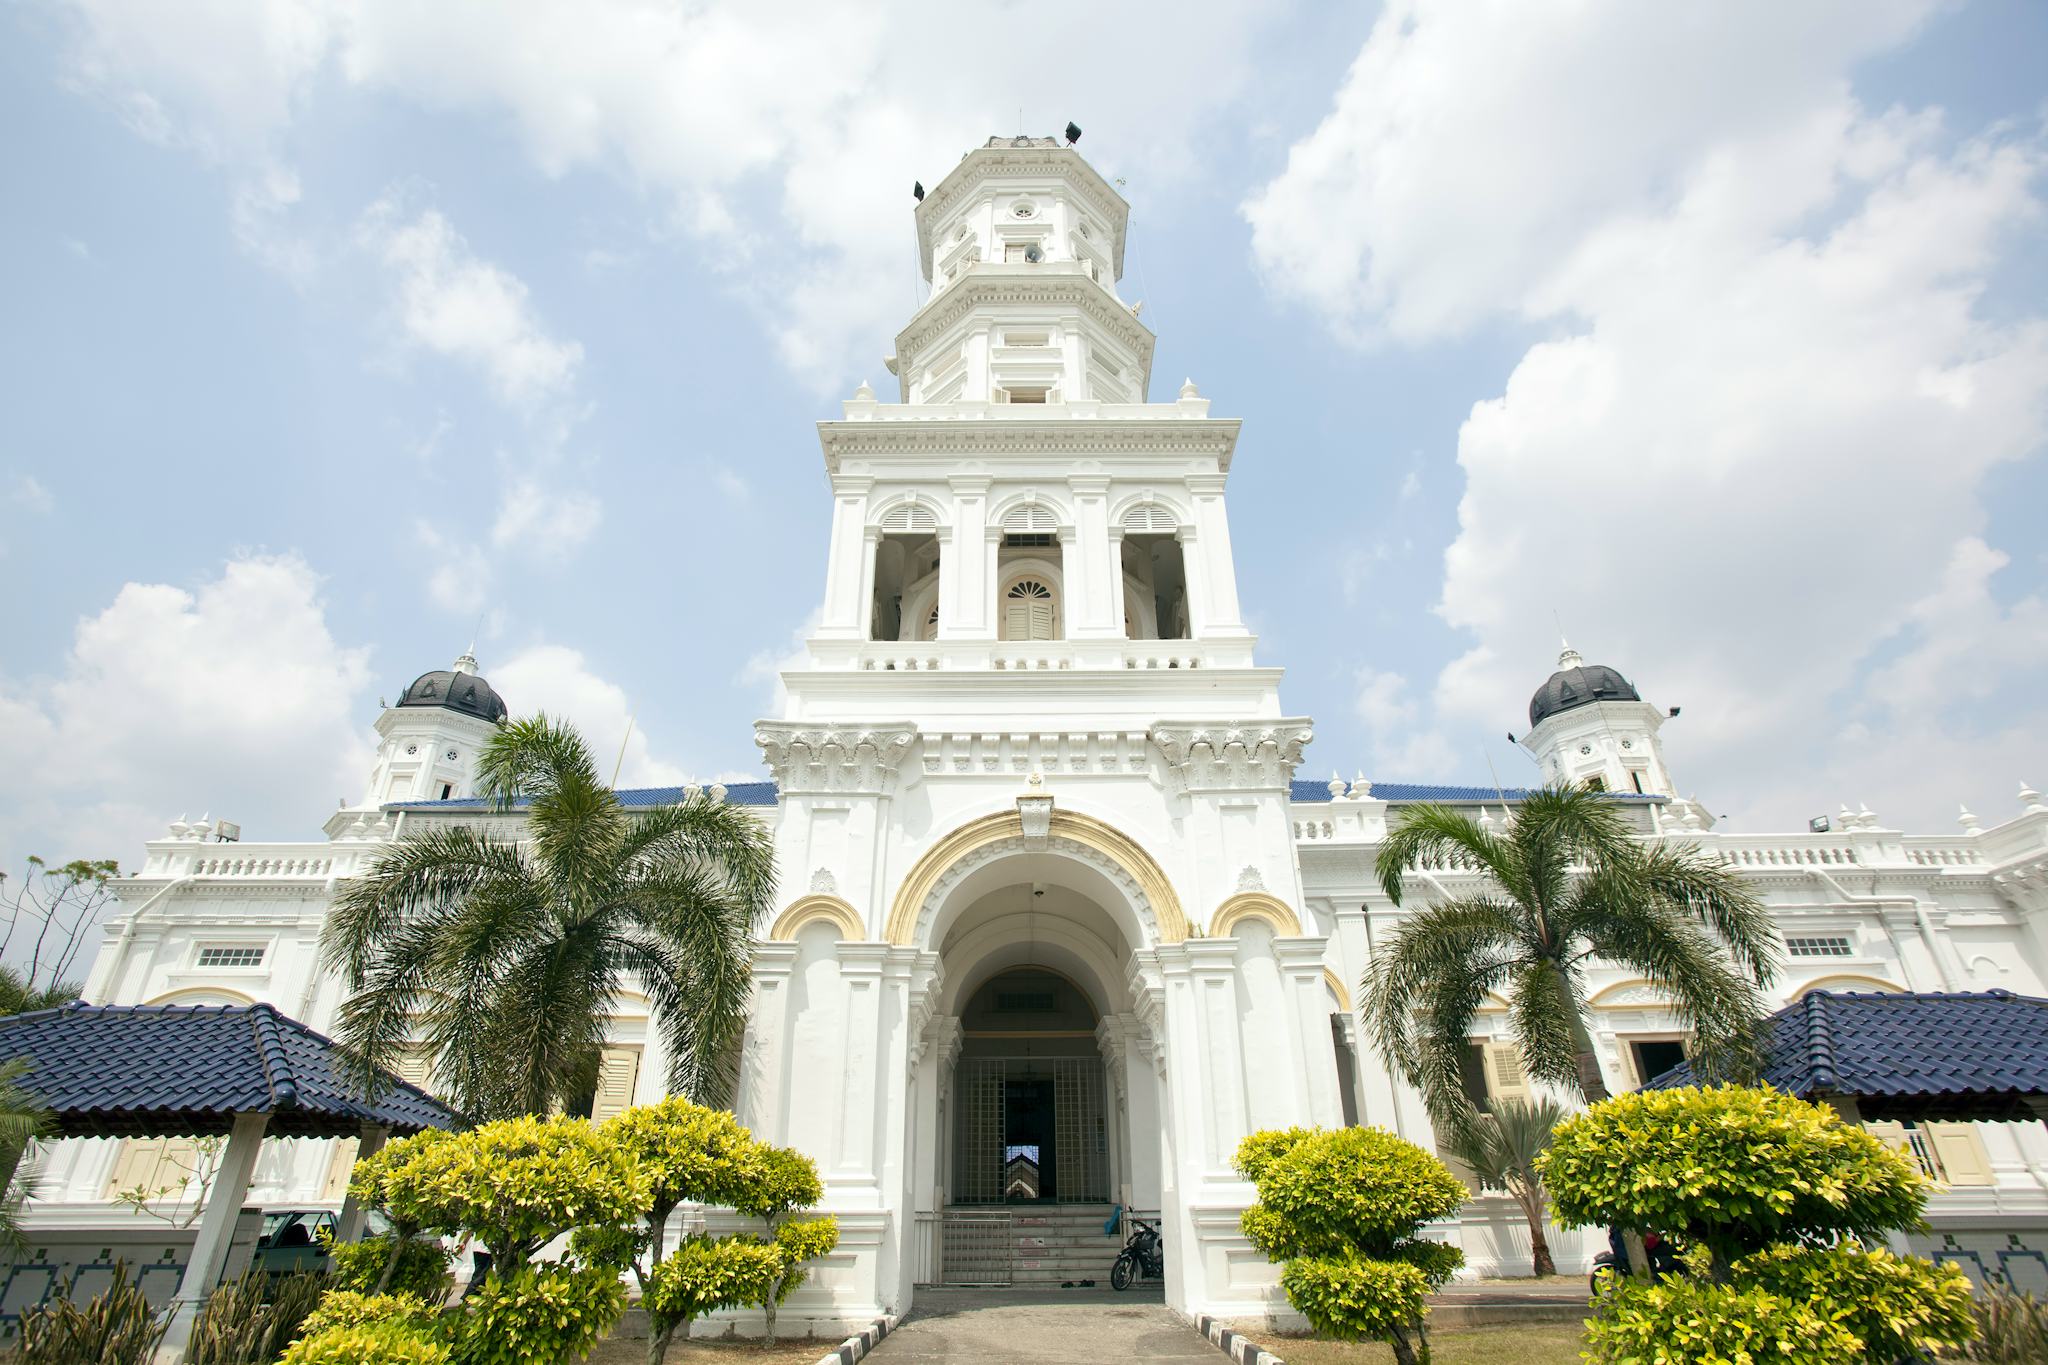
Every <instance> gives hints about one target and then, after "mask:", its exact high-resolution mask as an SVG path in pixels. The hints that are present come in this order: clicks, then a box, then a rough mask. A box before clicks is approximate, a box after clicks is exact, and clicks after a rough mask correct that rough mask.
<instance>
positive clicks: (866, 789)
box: [754, 720, 918, 797]
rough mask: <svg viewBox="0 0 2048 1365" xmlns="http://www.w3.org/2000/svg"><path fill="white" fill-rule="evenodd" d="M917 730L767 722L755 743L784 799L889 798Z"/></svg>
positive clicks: (758, 730)
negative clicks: (833, 795)
mask: <svg viewBox="0 0 2048 1365" xmlns="http://www.w3.org/2000/svg"><path fill="white" fill-rule="evenodd" d="M917 733H918V731H917V727H916V726H915V725H911V724H909V723H907V722H905V723H900V724H883V725H800V724H796V723H793V722H790V721H773V720H764V721H761V722H759V723H757V724H756V725H755V726H754V743H756V744H758V745H760V746H761V755H762V757H763V758H764V759H765V760H766V761H767V764H768V768H769V771H770V772H772V773H773V774H774V775H775V783H776V786H777V787H778V788H779V789H780V790H781V792H782V794H783V795H784V796H786V797H787V796H802V795H809V794H815V793H820V792H846V793H853V794H858V795H868V796H886V795H888V794H889V793H891V792H893V791H895V789H896V777H897V773H898V770H899V769H900V768H901V766H902V764H903V760H904V758H905V756H906V755H908V754H909V753H910V750H911V747H912V746H913V745H914V744H915V743H916V742H917Z"/></svg>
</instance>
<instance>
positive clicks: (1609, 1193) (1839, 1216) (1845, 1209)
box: [1539, 1086, 1926, 1261]
mask: <svg viewBox="0 0 2048 1365" xmlns="http://www.w3.org/2000/svg"><path fill="white" fill-rule="evenodd" d="M1539 1167H1540V1169H1541V1171H1542V1174H1543V1181H1544V1184H1545V1185H1546V1186H1548V1187H1549V1190H1550V1195H1551V1200H1552V1205H1553V1207H1554V1208H1555V1210H1556V1213H1557V1218H1558V1221H1559V1222H1561V1223H1563V1224H1565V1225H1566V1226H1567V1227H1583V1226H1586V1225H1588V1224H1594V1225H1619V1226H1622V1227H1633V1228H1644V1229H1649V1230H1653V1231H1657V1232H1663V1233H1670V1234H1675V1235H1676V1236H1677V1237H1678V1238H1679V1239H1680V1240H1681V1241H1684V1242H1688V1243H1691V1244H1693V1245H1696V1246H1703V1247H1706V1248H1707V1249H1709V1250H1711V1251H1712V1252H1713V1253H1714V1255H1715V1257H1716V1258H1717V1259H1720V1260H1723V1261H1727V1260H1732V1259H1734V1258H1735V1257H1737V1256H1740V1255H1743V1254H1744V1253H1746V1252H1750V1251H1757V1250H1761V1249H1763V1248H1764V1247H1766V1246H1770V1245H1771V1244H1773V1243H1776V1242H1783V1241H1792V1240H1795V1239H1798V1238H1801V1237H1824V1236H1826V1235H1827V1234H1830V1233H1835V1232H1844V1233H1854V1234H1858V1235H1861V1236H1864V1237H1867V1238H1872V1239H1876V1238H1878V1237H1879V1236H1881V1235H1882V1234H1883V1233H1884V1232H1887V1231H1889V1230H1892V1229H1896V1228H1905V1227H1911V1226H1913V1225H1914V1224H1916V1223H1917V1222H1918V1221H1919V1218H1920V1210H1921V1207H1922V1205H1923V1204H1925V1202H1926V1186H1925V1183H1924V1182H1923V1181H1922V1180H1921V1178H1920V1173H1919V1171H1918V1170H1916V1169H1915V1168H1914V1166H1913V1164H1912V1162H1911V1161H1909V1160H1907V1159H1906V1158H1905V1157H1903V1156H1901V1155H1899V1154H1898V1153H1895V1152H1893V1151H1891V1150H1890V1149H1888V1148H1887V1147H1885V1145H1884V1144H1883V1143H1881V1142H1879V1141H1878V1140H1877V1139H1876V1138H1874V1137H1872V1136H1870V1134H1868V1133H1866V1132H1864V1131H1863V1130H1862V1129H1861V1128H1857V1127H1853V1126H1851V1125H1849V1124H1845V1123H1843V1122H1842V1120H1841V1119H1840V1117H1839V1116H1837V1115H1836V1114H1835V1112H1834V1111H1833V1110H1832V1109H1829V1108H1827V1107H1826V1106H1824V1105H1817V1104H1808V1103H1807V1102H1805V1101H1804V1100H1800V1099H1795V1098H1793V1097H1792V1096H1790V1095H1786V1094H1783V1093H1781V1092H1779V1091H1776V1090H1770V1089H1763V1088H1757V1089H1750V1088H1744V1087H1739V1086H1721V1087H1716V1088H1712V1089H1698V1088H1693V1087H1687V1088H1683V1089H1674V1090H1639V1091H1635V1092H1633V1093H1631V1094H1627V1095H1617V1096H1615V1097H1614V1098H1613V1099H1610V1100H1606V1101H1603V1102H1602V1103H1600V1104H1596V1105H1594V1106H1593V1107H1592V1108H1591V1109H1588V1110H1587V1111H1586V1112H1584V1113H1582V1114H1577V1115H1574V1116H1573V1117H1571V1118H1569V1119H1566V1120H1565V1121H1564V1122H1563V1123H1561V1124H1559V1125H1558V1126H1557V1128H1556V1130H1555V1132H1554V1133H1553V1135H1552V1137H1551V1142H1550V1149H1549V1151H1547V1152H1545V1153H1544V1155H1543V1157H1542V1160H1541V1161H1540V1163H1539Z"/></svg>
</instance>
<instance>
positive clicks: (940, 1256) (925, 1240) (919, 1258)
mask: <svg viewBox="0 0 2048 1365" xmlns="http://www.w3.org/2000/svg"><path fill="white" fill-rule="evenodd" d="M943 1235H944V1219H943V1218H942V1217H941V1215H939V1214H937V1213H930V1212H920V1213H919V1214H918V1215H917V1217H916V1220H915V1222H914V1223H913V1224H912V1226H911V1231H910V1270H911V1280H910V1282H911V1283H912V1284H913V1285H919V1286H923V1285H928V1284H937V1283H939V1275H940V1266H941V1264H942V1262H943V1260H944V1255H945V1251H944V1247H943V1246H942V1244H941V1240H940V1239H941V1238H942V1236H943Z"/></svg>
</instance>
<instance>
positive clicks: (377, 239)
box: [360, 195, 583, 410]
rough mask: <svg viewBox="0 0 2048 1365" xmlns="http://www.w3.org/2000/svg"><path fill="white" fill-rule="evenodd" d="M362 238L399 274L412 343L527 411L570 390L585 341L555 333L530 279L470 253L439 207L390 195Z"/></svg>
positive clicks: (400, 302) (401, 321)
mask: <svg viewBox="0 0 2048 1365" xmlns="http://www.w3.org/2000/svg"><path fill="white" fill-rule="evenodd" d="M360 235H361V238H362V241H363V243H364V244H365V245H366V246H368V247H369V248H370V249H371V250H373V251H374V252H376V254H377V256H378V257H379V259H381V260H382V261H383V263H384V264H385V265H386V266H387V267H388V268H389V269H390V271H391V273H392V275H393V278H394V282H395V285H396V288H397V295H398V299H397V322H398V326H399V328H400V331H401V332H402V334H403V336H404V338H405V340H406V341H407V342H408V343H409V344H411V345H414V346H420V347H424V348H425V349H427V350H430V351H433V352H435V353H436V354H439V355H444V356H447V357H449V358H451V359H454V360H457V361H460V362H462V363H464V364H467V365H470V366H472V367H474V368H476V369H478V370H480V371H482V372H483V374H484V375H485V377H486V378H488V379H489V380H490V381H491V385H492V387H493V388H495V389H496V390H497V392H498V394H499V396H500V397H502V398H504V399H505V400H506V401H508V402H510V403H512V404H514V405H515V406H518V407H520V408H522V409H526V410H531V409H533V408H534V407H535V406H536V405H538V404H539V403H540V402H541V401H542V400H544V399H548V398H553V397H556V396H558V395H560V394H562V393H563V392H565V391H566V390H567V389H568V387H569V385H570V384H571V382H572V381H573V379H574V377H575V373H576V367H577V366H578V365H579V364H581V363H582V360H583V347H582V345H581V344H580V343H578V342H575V341H559V340H557V339H556V338H554V337H553V336H551V335H549V333H548V331H547V328H546V327H545V326H544V325H543V324H542V323H541V320H540V318H539V316H538V315H537V314H536V313H535V311H534V309H533V306H532V303H531V301H530V300H529V298H528V291H527V288H526V285H525V283H524V282H523V281H522V280H520V279H519V277H518V276H516V275H513V274H512V273H511V272H509V271H507V270H504V269H502V268H501V267H499V266H497V265H494V264H492V263H491V262H489V261H486V260H483V259H481V258H479V257H478V256H476V255H475V254H474V253H473V252H471V250H470V249H469V243H467V242H466V241H464V240H463V238H462V235H461V234H460V233H458V232H457V231H456V230H455V228H454V225H453V224H451V223H450V222H449V221H448V220H447V219H446V218H445V217H443V216H442V215H441V214H440V213H439V212H438V211H436V210H434V209H422V210H420V211H418V212H417V213H414V212H411V211H409V210H408V209H407V208H406V206H405V205H404V204H403V203H402V202H401V201H400V199H399V198H398V197H397V196H395V195H386V196H385V197H384V198H382V199H379V200H378V201H377V202H376V203H374V204H372V205H371V206H370V208H369V210H368V211H367V212H365V213H364V215H363V221H362V226H361V233H360Z"/></svg>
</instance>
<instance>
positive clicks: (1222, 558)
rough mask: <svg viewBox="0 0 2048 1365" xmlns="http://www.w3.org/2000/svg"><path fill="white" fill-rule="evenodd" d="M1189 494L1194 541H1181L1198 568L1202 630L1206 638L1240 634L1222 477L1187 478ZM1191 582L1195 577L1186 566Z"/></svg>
mask: <svg viewBox="0 0 2048 1365" xmlns="http://www.w3.org/2000/svg"><path fill="white" fill-rule="evenodd" d="M1187 487H1188V492H1190V493H1192V494H1193V495H1194V499H1195V528H1196V530H1197V531H1198V532H1199V533H1200V535H1199V537H1198V539H1197V540H1196V541H1194V542H1189V541H1187V540H1183V541H1182V544H1183V545H1184V546H1185V547H1186V551H1187V558H1188V559H1190V560H1198V561H1199V562H1200V565H1201V572H1200V574H1199V577H1200V579H1201V581H1202V602H1201V606H1202V609H1203V613H1204V616H1203V627H1204V629H1203V630H1202V631H1201V632H1199V633H1200V634H1205V635H1243V634H1245V633H1246V632H1245V628H1244V622H1243V621H1242V620H1240V619H1239V618H1238V613H1237V565H1236V562H1235V561H1234V559H1233V557H1232V555H1231V552H1230V522H1229V519H1228V516H1227V515H1226V513H1225V512H1224V510H1223V476H1222V475H1221V474H1216V475H1204V476H1201V477H1196V478H1190V479H1189V480H1188V483H1187ZM1187 567H1188V569H1189V571H1190V572H1189V574H1188V577H1189V578H1190V580H1192V579H1194V578H1195V577H1197V576H1198V575H1196V574H1195V573H1194V572H1193V569H1194V565H1193V564H1192V563H1191V564H1189V565H1188V566H1187Z"/></svg>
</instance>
